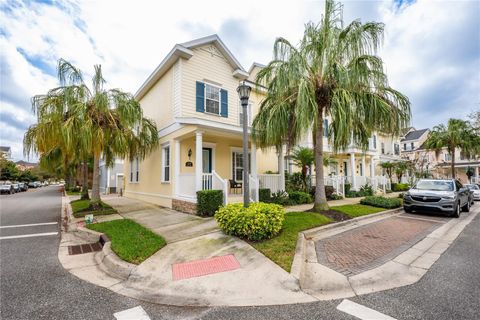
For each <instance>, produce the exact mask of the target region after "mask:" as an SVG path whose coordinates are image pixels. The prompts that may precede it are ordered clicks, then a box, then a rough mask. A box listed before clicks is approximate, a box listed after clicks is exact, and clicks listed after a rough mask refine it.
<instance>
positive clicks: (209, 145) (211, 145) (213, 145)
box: [202, 142, 217, 173]
mask: <svg viewBox="0 0 480 320" xmlns="http://www.w3.org/2000/svg"><path fill="white" fill-rule="evenodd" d="M203 148H209V149H212V159H210V160H212V171H215V151H216V148H217V144H216V143H213V142H202V152H203ZM202 166H203V163H202ZM202 173H203V172H202Z"/></svg>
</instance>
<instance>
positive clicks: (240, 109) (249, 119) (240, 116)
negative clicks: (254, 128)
mask: <svg viewBox="0 0 480 320" xmlns="http://www.w3.org/2000/svg"><path fill="white" fill-rule="evenodd" d="M238 104H239V106H238V119H239V121H238V122H239V123H240V125H241V126H242V125H243V107H242V105H241V104H240V101H239V103H238ZM247 123H248V125H249V126H250V125H252V104H251V103H249V104H248V106H247Z"/></svg>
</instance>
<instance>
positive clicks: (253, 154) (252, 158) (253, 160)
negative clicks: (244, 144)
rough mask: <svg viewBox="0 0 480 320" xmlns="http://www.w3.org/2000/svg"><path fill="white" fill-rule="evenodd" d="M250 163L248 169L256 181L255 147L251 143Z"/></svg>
mask: <svg viewBox="0 0 480 320" xmlns="http://www.w3.org/2000/svg"><path fill="white" fill-rule="evenodd" d="M250 161H251V164H252V167H251V168H250V171H251V172H252V177H253V178H254V179H257V145H256V144H255V143H254V142H251V146H250Z"/></svg>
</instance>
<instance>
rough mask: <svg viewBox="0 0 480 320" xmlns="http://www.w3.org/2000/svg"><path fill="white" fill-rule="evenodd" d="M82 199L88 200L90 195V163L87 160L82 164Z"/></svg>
mask: <svg viewBox="0 0 480 320" xmlns="http://www.w3.org/2000/svg"><path fill="white" fill-rule="evenodd" d="M82 180H83V181H82V197H81V199H82V200H88V199H90V197H89V196H88V164H87V162H86V161H84V162H83V165H82Z"/></svg>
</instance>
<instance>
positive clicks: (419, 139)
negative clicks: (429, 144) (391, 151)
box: [400, 128, 430, 152]
mask: <svg viewBox="0 0 480 320" xmlns="http://www.w3.org/2000/svg"><path fill="white" fill-rule="evenodd" d="M429 132H430V129H420V130H416V129H415V128H410V130H408V131H407V133H406V134H405V136H404V137H403V138H402V139H401V140H400V143H401V149H402V152H405V151H407V152H408V151H414V150H415V149H418V148H419V147H420V146H422V145H423V143H424V142H425V141H426V140H427V138H428V133H429Z"/></svg>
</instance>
